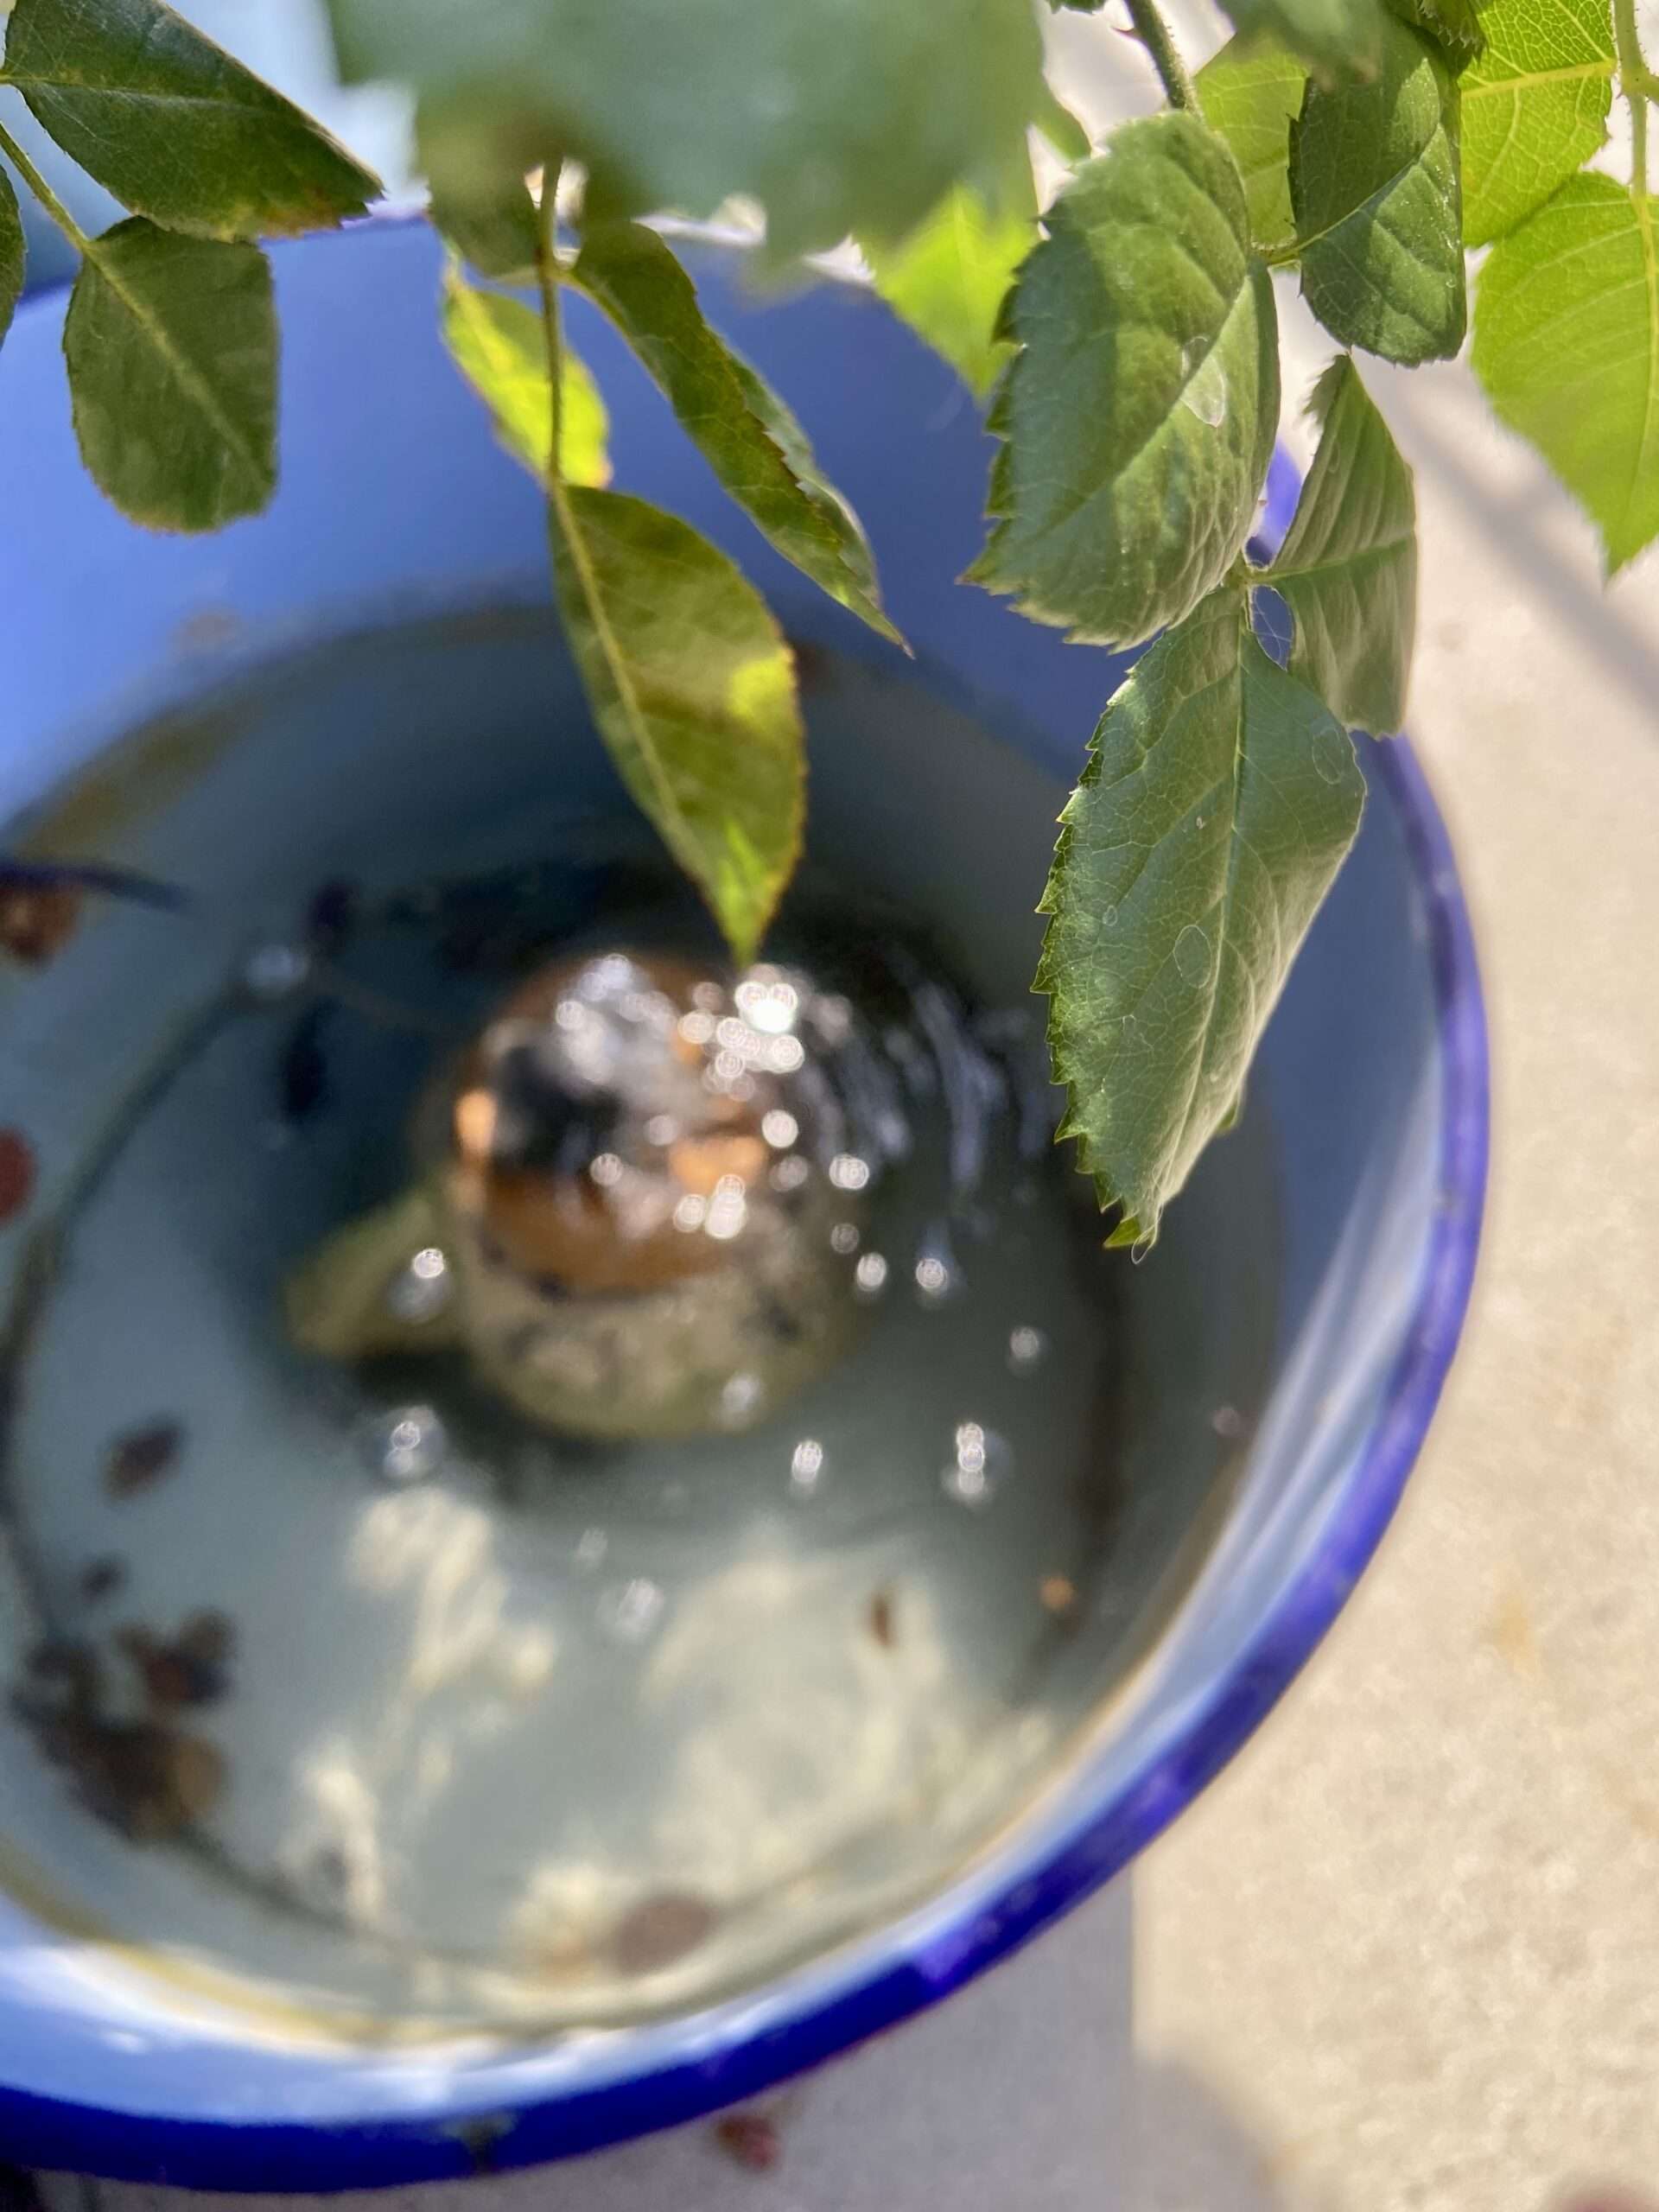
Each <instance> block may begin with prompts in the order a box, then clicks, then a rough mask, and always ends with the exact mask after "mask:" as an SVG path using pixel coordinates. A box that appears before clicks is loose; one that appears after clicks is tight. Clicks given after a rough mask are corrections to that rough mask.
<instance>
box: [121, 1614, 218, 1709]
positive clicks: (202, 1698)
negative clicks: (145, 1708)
mask: <svg viewBox="0 0 1659 2212" xmlns="http://www.w3.org/2000/svg"><path fill="white" fill-rule="evenodd" d="M115 1640H116V1643H117V1644H118V1646H119V1648H120V1649H121V1650H123V1651H124V1653H125V1654H126V1656H127V1657H128V1658H129V1659H130V1661H131V1662H132V1666H133V1669H134V1671H135V1672H136V1673H137V1676H138V1680H139V1682H140V1684H141V1686H142V1687H143V1692H144V1695H145V1697H146V1698H147V1699H148V1700H149V1703H150V1705H151V1706H152V1707H158V1708H160V1709H161V1710H162V1711H163V1712H168V1711H171V1710H173V1709H175V1708H176V1707H180V1706H187V1705H212V1704H213V1703H214V1702H215V1701H216V1700H218V1699H219V1698H222V1697H223V1696H224V1695H225V1694H226V1691H227V1690H228V1689H229V1688H230V1686H231V1684H230V1665H231V1658H232V1653H233V1651H234V1649H235V1646H236V1630H235V1629H234V1627H233V1626H232V1623H231V1622H230V1621H229V1620H227V1619H226V1617H225V1615H224V1614H223V1613H214V1612H200V1613H193V1614H192V1615H191V1616H190V1618H189V1619H188V1620H187V1621H186V1622H185V1624H184V1625H183V1627H182V1628H181V1629H180V1630H179V1632H178V1634H177V1635H176V1636H175V1637H171V1638H170V1639H169V1638H166V1637H158V1636H156V1635H154V1634H153V1633H152V1632H151V1631H150V1630H149V1629H147V1628H138V1627H134V1628H124V1629H122V1630H119V1631H118V1634H117V1637H116V1639H115Z"/></svg>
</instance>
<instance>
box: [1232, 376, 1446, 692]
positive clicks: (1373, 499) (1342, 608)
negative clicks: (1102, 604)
mask: <svg viewBox="0 0 1659 2212" xmlns="http://www.w3.org/2000/svg"><path fill="white" fill-rule="evenodd" d="M1309 412H1310V413H1311V414H1312V415H1313V416H1314V418H1315V419H1316V420H1317V421H1318V422H1319V423H1320V425H1321V430H1320V436H1319V450H1318V452H1317V453H1316V454H1314V456H1313V467H1312V468H1310V469H1309V471H1308V474H1307V481H1306V484H1304V485H1303V486H1302V496H1301V499H1300V502H1299V503H1298V505H1297V508H1296V515H1295V519H1294V521H1293V522H1292V524H1291V525H1290V529H1289V531H1288V532H1287V536H1286V538H1285V542H1284V543H1283V545H1282V546H1281V549H1280V551H1279V555H1278V557H1277V559H1276V560H1275V561H1274V563H1273V566H1272V567H1271V569H1268V575H1267V581H1268V582H1270V583H1271V584H1272V585H1273V587H1274V589H1275V590H1276V591H1277V592H1278V593H1279V594H1281V597H1282V598H1283V599H1284V601H1285V602H1286V604H1287V606H1288V607H1289V608H1290V613H1291V619H1292V620H1293V622H1294V625H1295V636H1294V642H1293V644H1292V646H1291V654H1290V672H1291V674H1292V675H1293V676H1294V677H1300V680H1301V681H1302V682H1303V683H1306V685H1307V687H1308V689H1309V690H1312V691H1313V692H1315V693H1317V695H1318V696H1319V697H1320V698H1321V699H1323V700H1324V702H1325V705H1326V706H1327V707H1329V708H1330V709H1331V710H1332V713H1333V714H1335V715H1338V716H1339V717H1340V718H1341V719H1342V721H1344V722H1346V723H1347V724H1348V726H1349V728H1351V729H1366V730H1370V731H1372V732H1373V733H1374V734H1376V735H1378V736H1383V735H1386V734H1391V733H1392V732H1394V731H1395V730H1397V729H1398V728H1400V725H1401V723H1402V721H1404V719H1405V712H1406V681H1407V678H1408V676H1409V674H1410V672H1411V648H1412V642H1413V639H1414V636H1415V632H1416V626H1417V503H1416V499H1415V495H1414V493H1413V490H1412V483H1411V471H1410V469H1408V467H1407V466H1406V464H1405V462H1404V461H1402V459H1401V457H1400V450H1399V448H1398V447H1397V446H1396V445H1395V442H1394V440H1393V438H1392V437H1391V436H1390V435H1389V426H1388V424H1387V423H1385V422H1384V421H1383V417H1382V416H1381V415H1380V414H1378V412H1377V410H1376V407H1375V406H1374V405H1373V404H1372V402H1371V399H1370V395H1369V393H1368V392H1367V391H1366V390H1365V387H1364V385H1363V384H1361V382H1360V380H1359V372H1358V370H1357V369H1356V368H1355V366H1354V365H1353V363H1352V361H1351V359H1349V358H1348V356H1347V355H1346V354H1345V353H1343V354H1338V357H1337V359H1335V360H1334V361H1332V364H1331V365H1330V367H1329V368H1328V369H1326V371H1325V373H1324V375H1323V376H1322V377H1321V378H1319V383H1318V384H1317V385H1315V386H1314V390H1313V398H1312V400H1311V401H1310V403H1309Z"/></svg>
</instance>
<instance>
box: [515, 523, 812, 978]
mask: <svg viewBox="0 0 1659 2212" xmlns="http://www.w3.org/2000/svg"><path fill="white" fill-rule="evenodd" d="M552 513H553V573H554V582H555V584H556V589H557V594H558V601H559V609H560V612H561V613H562V614H563V618H564V624H565V628H566V630H567V631H568V632H569V638H570V642H571V646H572V649H573V650H574V652H575V657H576V662H577V665H578V666H579V667H580V669H581V671H582V681H583V683H584V685H585V687H586V689H587V692H588V700H589V702H590V703H591V705H592V707H593V709H594V719H595V721H597V722H598V724H599V728H600V732H601V735H602V736H603V738H604V740H605V742H606V744H607V746H608V747H609V748H610V752H611V757H612V758H613V760H614V761H615V762H616V765H617V767H618V769H619V770H620V773H621V777H622V780H623V782H624V783H625V784H626V785H627V787H628V790H629V791H630V792H631V793H632V796H633V798H635V799H636V800H637V801H638V803H639V805H640V807H641V808H642V809H643V810H644V811H645V814H646V815H647V816H648V817H650V819H651V820H652V823H655V825H656V827H657V829H658V831H659V832H660V833H661V836H662V837H663V840H664V843H665V844H666V845H667V846H668V848H669V850H670V851H671V853H672V854H673V855H674V857H675V858H676V860H677V861H679V863H680V865H681V867H682V868H684V869H685V871H686V873H687V874H689V875H690V877H691V878H692V880H693V881H694V882H695V883H696V885H697V887H698V888H699V890H700V891H701V892H702V894H703V896H704V898H705V899H707V900H708V902H709V906H710V907H711V908H712V910H713V912H714V915H715V919H716V920H717V921H718V922H719V924H720V925H721V929H722V930H723V931H725V933H726V936H727V938H728V940H729V941H730V944H731V947H732V952H733V956H734V958H735V959H736V960H737V962H738V963H739V964H740V965H742V964H743V963H747V961H749V960H751V959H753V957H754V953H755V950H756V948H757V947H758V945H759V944H760V938H761V936H762V934H763V932H764V931H765V929H766V924H767V922H768V920H769V919H770V918H771V916H772V909H773V908H774V907H775V906H776V905H777V903H778V899H779V895H780V894H781V893H782V891H783V887H784V886H785V883H786V882H787V881H788V880H789V876H790V873H791V870H792V869H793V868H794V865H795V861H796V858H797V856H798V853H799V850H800V842H801V823H802V816H803V811H804V805H805V764H804V753H803V740H802V732H801V721H800V712H799V709H798V706H797V704H796V699H795V676H794V664H793V661H792V658H791V654H790V651H789V648H788V646H787V645H785V642H784V639H783V636H782V634H781V632H779V628H778V626H777V624H776V623H775V622H774V621H773V620H772V616H771V614H770V613H768V612H767V610H766V602H765V601H763V600H762V599H761V598H760V594H759V593H758V592H756V590H755V589H754V588H753V585H752V584H750V583H748V582H747V581H746V580H745V578H744V577H743V576H742V575H741V574H740V573H739V571H738V569H736V568H735V567H734V565H733V564H732V563H731V562H729V561H728V559H727V558H726V556H725V555H724V554H723V553H721V552H717V551H716V550H715V548H714V547H713V546H712V545H710V544H709V542H708V540H707V539H706V538H704V537H699V536H698V534H697V532H696V531H695V530H693V529H691V528H690V525H689V524H685V523H683V522H681V521H679V520H678V519H677V518H676V517H675V516H673V515H668V514H664V513H663V512H661V511H660V510H659V509H658V508H656V507H650V506H647V505H645V502H644V501H643V500H640V499H628V498H626V497H625V496H624V495H623V494H622V493H618V492H593V491H582V490H580V489H576V488H571V489H568V490H563V491H561V492H558V493H556V497H555V499H554V502H553V508H552Z"/></svg>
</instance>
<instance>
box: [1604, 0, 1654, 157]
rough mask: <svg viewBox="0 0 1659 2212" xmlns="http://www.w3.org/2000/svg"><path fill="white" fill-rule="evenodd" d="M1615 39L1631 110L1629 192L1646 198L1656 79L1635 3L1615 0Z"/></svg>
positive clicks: (1620, 76) (1621, 83)
mask: <svg viewBox="0 0 1659 2212" xmlns="http://www.w3.org/2000/svg"><path fill="white" fill-rule="evenodd" d="M1613 36H1614V39H1615V41H1616V42H1617V44H1618V88H1619V90H1620V91H1621V92H1623V93H1624V102H1625V105H1626V106H1627V107H1628V108H1629V109H1630V190H1631V192H1632V193H1633V194H1636V195H1637V197H1638V198H1645V197H1646V194H1647V189H1648V102H1649V99H1652V98H1653V97H1654V79H1653V76H1652V74H1651V73H1650V72H1649V68H1648V66H1647V63H1646V62H1645V61H1644V60H1643V55H1642V41H1641V39H1640V38H1639V37H1638V35H1637V28H1636V0H1613Z"/></svg>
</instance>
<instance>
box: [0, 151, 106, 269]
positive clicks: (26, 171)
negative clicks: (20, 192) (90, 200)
mask: <svg viewBox="0 0 1659 2212" xmlns="http://www.w3.org/2000/svg"><path fill="white" fill-rule="evenodd" d="M0 154H3V155H4V156H5V157H6V159H7V160H8V161H9V162H10V163H11V165H12V167H13V168H15V169H16V172H17V174H18V175H19V176H20V177H22V180H23V182H24V183H25V184H26V185H27V186H28V187H29V190H30V191H31V192H32V193H33V194H34V195H35V198H36V200H39V201H40V203H41V207H43V208H44V209H45V211H46V213H48V215H49V216H50V217H51V218H52V220H53V221H54V223H55V224H56V225H57V226H58V228H59V229H60V231H61V232H63V235H64V236H65V238H67V239H68V241H69V243H70V245H72V246H73V248H74V249H75V251H76V252H77V253H85V252H86V251H88V250H89V248H90V247H91V245H92V240H91V239H90V238H88V237H87V235H86V232H85V231H83V230H82V229H81V227H80V225H79V223H78V222H77V221H76V220H75V219H74V217H73V215H72V214H71V213H69V210H68V209H67V207H65V206H64V204H63V202H62V200H60V199H59V197H58V195H57V194H56V193H55V192H54V191H53V189H52V188H51V186H50V185H49V184H48V182H47V181H46V179H45V178H44V177H43V176H42V175H41V173H40V171H39V169H37V168H35V164H34V162H31V161H30V160H29V156H28V155H27V154H26V153H25V152H24V151H23V149H22V147H21V146H20V145H19V144H18V143H17V141H16V139H15V138H14V137H12V135H11V133H10V130H7V129H6V128H5V126H4V124H0Z"/></svg>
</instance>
